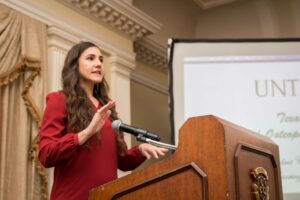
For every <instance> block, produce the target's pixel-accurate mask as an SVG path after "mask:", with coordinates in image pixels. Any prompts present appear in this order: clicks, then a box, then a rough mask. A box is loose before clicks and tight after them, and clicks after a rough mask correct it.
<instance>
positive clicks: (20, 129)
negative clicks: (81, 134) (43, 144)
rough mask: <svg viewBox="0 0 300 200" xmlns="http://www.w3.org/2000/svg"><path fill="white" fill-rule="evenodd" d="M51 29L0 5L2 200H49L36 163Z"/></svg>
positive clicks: (41, 170) (44, 179)
mask: <svg viewBox="0 0 300 200" xmlns="http://www.w3.org/2000/svg"><path fill="white" fill-rule="evenodd" d="M46 58H47V27H46V25H44V24H43V23H41V22H39V21H36V20H34V19H32V18H30V17H28V16H26V15H23V14H21V13H19V12H16V11H14V10H12V9H10V8H8V7H6V6H4V5H3V4H0V200H8V199H9V200H10V199H14V200H24V199H28V200H31V199H33V200H34V199H47V197H48V193H47V171H46V170H45V168H43V167H42V165H41V164H40V163H39V161H38V159H37V150H38V147H37V144H38V132H39V126H40V121H41V113H42V111H43V107H44V96H45V92H46V84H45V83H46V63H47V60H46Z"/></svg>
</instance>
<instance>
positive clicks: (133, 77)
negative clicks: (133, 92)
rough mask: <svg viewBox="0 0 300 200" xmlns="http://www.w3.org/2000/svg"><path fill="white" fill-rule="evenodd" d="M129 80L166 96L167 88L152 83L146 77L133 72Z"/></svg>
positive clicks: (151, 80)
mask: <svg viewBox="0 0 300 200" xmlns="http://www.w3.org/2000/svg"><path fill="white" fill-rule="evenodd" d="M131 80H133V81H135V82H137V83H140V84H142V85H144V86H147V87H149V88H152V89H154V90H156V91H158V92H161V93H163V94H165V95H168V94H169V93H168V87H167V86H165V85H163V84H160V83H158V82H156V81H154V80H153V79H151V78H149V77H146V76H144V75H142V74H139V73H137V72H133V73H132V74H131Z"/></svg>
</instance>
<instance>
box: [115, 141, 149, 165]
mask: <svg viewBox="0 0 300 200" xmlns="http://www.w3.org/2000/svg"><path fill="white" fill-rule="evenodd" d="M145 160H146V157H145V156H143V155H142V153H141V152H140V150H139V148H138V146H135V147H133V148H131V149H129V150H128V151H127V154H126V155H125V156H119V161H118V165H119V166H118V167H119V169H120V170H122V171H129V170H133V169H135V168H137V167H138V166H139V165H140V164H142V163H143V162H144V161H145Z"/></svg>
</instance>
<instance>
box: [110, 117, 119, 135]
mask: <svg viewBox="0 0 300 200" xmlns="http://www.w3.org/2000/svg"><path fill="white" fill-rule="evenodd" d="M121 124H122V122H121V120H114V121H113V122H112V123H111V127H112V128H113V129H114V130H115V132H117V133H119V132H120V125H121Z"/></svg>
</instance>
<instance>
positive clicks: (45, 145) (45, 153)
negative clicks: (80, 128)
mask: <svg viewBox="0 0 300 200" xmlns="http://www.w3.org/2000/svg"><path fill="white" fill-rule="evenodd" d="M46 102H47V105H46V109H45V111H44V116H43V120H42V124H41V129H40V142H39V159H40V161H41V163H42V164H43V165H44V166H45V167H53V166H55V165H56V163H57V162H60V161H62V160H65V159H68V158H70V157H71V156H73V155H75V154H76V149H77V148H78V147H79V144H78V135H77V134H76V133H73V132H67V124H66V123H67V110H66V106H65V96H64V94H63V93H62V92H54V93H50V94H48V95H47V97H46Z"/></svg>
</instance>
